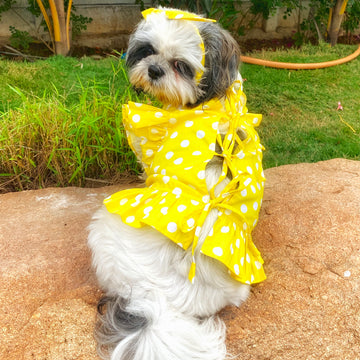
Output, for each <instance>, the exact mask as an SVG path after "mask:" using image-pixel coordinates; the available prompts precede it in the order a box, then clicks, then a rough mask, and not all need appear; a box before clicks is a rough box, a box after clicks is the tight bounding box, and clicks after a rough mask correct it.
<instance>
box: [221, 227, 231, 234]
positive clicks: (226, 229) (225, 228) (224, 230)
mask: <svg viewBox="0 0 360 360" xmlns="http://www.w3.org/2000/svg"><path fill="white" fill-rule="evenodd" d="M220 231H221V232H222V233H223V234H226V233H228V232H229V231H230V228H229V226H223V227H222V228H221V230H220Z"/></svg>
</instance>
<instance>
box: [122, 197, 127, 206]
mask: <svg viewBox="0 0 360 360" xmlns="http://www.w3.org/2000/svg"><path fill="white" fill-rule="evenodd" d="M127 202H128V199H127V198H124V199H121V200H120V205H125V204H126V203H127Z"/></svg>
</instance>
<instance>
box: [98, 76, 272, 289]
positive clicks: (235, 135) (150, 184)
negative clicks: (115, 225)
mask: <svg viewBox="0 0 360 360" xmlns="http://www.w3.org/2000/svg"><path fill="white" fill-rule="evenodd" d="M260 121H261V115H257V114H249V113H248V112H247V108H246V97H245V94H244V93H243V92H242V85H241V82H240V81H236V82H234V84H233V86H232V87H231V88H230V89H229V91H228V93H227V96H226V99H225V100H222V101H221V100H218V99H214V100H211V101H209V102H207V103H205V104H202V105H200V106H198V107H195V108H192V109H172V108H170V109H159V108H155V107H153V106H149V105H145V104H137V103H132V102H130V103H128V104H127V105H124V106H123V122H124V126H125V129H126V131H127V136H128V140H129V144H130V146H131V147H132V149H133V150H134V152H135V153H136V155H137V156H138V157H139V158H140V159H141V161H142V162H143V164H144V168H145V171H146V173H147V175H148V178H147V181H146V185H147V187H146V188H142V189H138V188H136V189H129V190H124V191H120V192H118V193H116V194H113V195H112V196H110V197H109V198H107V199H105V201H104V203H105V205H106V207H107V209H108V211H109V212H111V213H116V214H118V215H120V216H121V218H122V220H123V221H124V222H125V223H126V224H128V225H129V226H132V227H135V228H141V227H143V226H145V225H149V226H152V227H153V228H155V229H157V230H158V231H160V232H161V233H162V234H164V235H166V236H167V237H168V238H169V239H171V240H172V241H174V242H175V243H176V244H177V245H178V246H180V247H182V248H183V249H185V250H186V249H188V248H190V247H191V249H192V252H193V254H194V251H195V248H196V246H197V242H198V236H199V234H200V232H201V227H202V225H203V223H204V221H205V219H206V217H207V215H208V214H209V212H210V210H211V209H214V208H215V209H217V210H218V219H217V220H216V222H215V224H214V226H213V228H212V229H211V230H210V232H209V234H208V235H207V237H206V239H205V241H204V242H203V245H202V247H201V249H200V251H201V253H203V254H204V255H207V256H209V257H212V258H214V259H217V260H218V261H220V262H222V263H223V264H224V265H225V266H226V267H227V268H228V270H229V273H230V274H231V275H232V276H233V278H234V279H236V280H238V281H240V282H242V283H247V284H251V283H257V282H260V281H262V280H264V279H265V278H266V276H265V273H264V270H263V266H262V264H263V260H262V258H261V256H260V253H259V251H258V250H257V249H256V247H255V245H254V244H253V242H252V238H251V232H252V230H253V228H254V227H255V225H256V222H257V219H258V215H259V210H260V206H261V202H262V196H263V189H264V181H265V179H264V175H263V171H262V165H261V164H262V150H263V147H262V145H261V144H260V140H259V137H258V135H257V133H256V131H255V129H254V127H255V126H258V125H259V124H260ZM228 122H229V123H230V126H229V130H228V132H227V133H226V134H225V136H224V135H220V133H219V127H221V124H223V123H228ZM239 129H240V131H239ZM135 137H137V138H140V139H141V140H140V144H141V149H140V148H138V147H137V146H135ZM215 155H216V156H219V157H222V158H223V169H222V174H221V176H220V178H219V181H218V183H220V182H221V181H223V180H224V179H225V178H227V177H228V178H229V176H230V179H231V181H230V183H229V184H228V185H227V186H226V187H225V189H224V190H223V191H222V192H221V193H220V195H218V196H217V197H216V196H215V194H214V188H215V187H214V188H213V189H210V191H209V190H208V189H207V186H206V182H205V169H206V166H207V164H208V163H209V161H210V160H211V159H212V158H213V157H214V156H215ZM194 261H195V260H194ZM195 276H196V268H195V263H193V264H192V265H191V268H190V269H189V279H190V281H194V278H195Z"/></svg>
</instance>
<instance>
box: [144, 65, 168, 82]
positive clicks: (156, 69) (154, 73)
mask: <svg viewBox="0 0 360 360" xmlns="http://www.w3.org/2000/svg"><path fill="white" fill-rule="evenodd" d="M148 74H149V77H150V78H151V79H153V80H157V79H159V78H161V77H162V76H164V75H165V72H164V70H163V69H162V68H161V67H160V66H158V65H150V66H149V69H148Z"/></svg>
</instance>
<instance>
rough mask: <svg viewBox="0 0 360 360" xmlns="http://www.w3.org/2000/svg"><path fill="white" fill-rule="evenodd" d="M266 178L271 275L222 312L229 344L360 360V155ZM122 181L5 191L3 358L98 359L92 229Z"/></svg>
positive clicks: (243, 353)
mask: <svg viewBox="0 0 360 360" xmlns="http://www.w3.org/2000/svg"><path fill="white" fill-rule="evenodd" d="M265 175H266V177H267V185H266V189H265V197H264V201H263V208H262V212H261V216H260V222H259V224H258V226H257V228H256V230H255V233H254V240H255V243H256V244H257V246H258V248H259V250H260V251H261V253H262V255H263V258H264V260H265V270H266V272H267V276H268V279H267V280H266V281H265V282H263V283H261V284H258V285H256V286H254V287H253V289H252V293H251V296H250V298H249V300H248V301H247V302H246V303H245V304H244V306H242V307H241V308H240V309H237V308H234V307H228V308H226V309H224V310H223V311H222V312H221V316H222V318H223V319H224V320H225V322H226V324H227V327H228V331H227V333H228V348H229V350H230V351H231V352H232V353H233V354H236V355H237V357H236V358H237V359H241V360H247V359H251V360H255V359H256V360H257V359H259V360H265V359H271V360H280V359H283V360H285V359H286V360H288V359H308V360H312V359H316V360H318V359H339V360H340V359H341V360H342V359H351V360H355V359H360V355H359V354H360V330H359V329H360V306H359V304H360V216H359V215H360V162H356V161H349V160H341V159H336V160H330V161H326V162H320V163H317V164H298V165H287V166H282V167H278V168H273V169H268V170H266V172H265ZM123 187H124V186H123ZM118 189H119V187H116V188H115V187H108V188H101V189H79V188H66V189H45V190H38V191H27V192H22V193H9V194H5V195H0V270H1V271H0V358H1V359H6V360H15V359H16V360H18V359H25V360H27V359H36V360H45V359H46V360H55V359H56V360H65V359H71V360H73V359H79V360H82V359H83V360H85V359H86V360H95V359H98V357H97V355H96V350H95V343H94V340H93V327H94V319H95V311H96V310H95V308H96V303H97V301H98V298H99V297H100V295H101V294H100V291H99V289H98V287H97V285H96V280H95V278H94V274H93V272H92V270H91V268H90V253H89V251H88V249H87V247H86V238H87V230H86V228H87V225H88V223H89V221H90V218H91V216H92V214H93V213H94V211H95V210H96V209H97V208H98V206H100V204H101V202H102V199H103V198H104V197H106V196H107V195H109V194H111V193H113V192H115V191H116V190H118Z"/></svg>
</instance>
